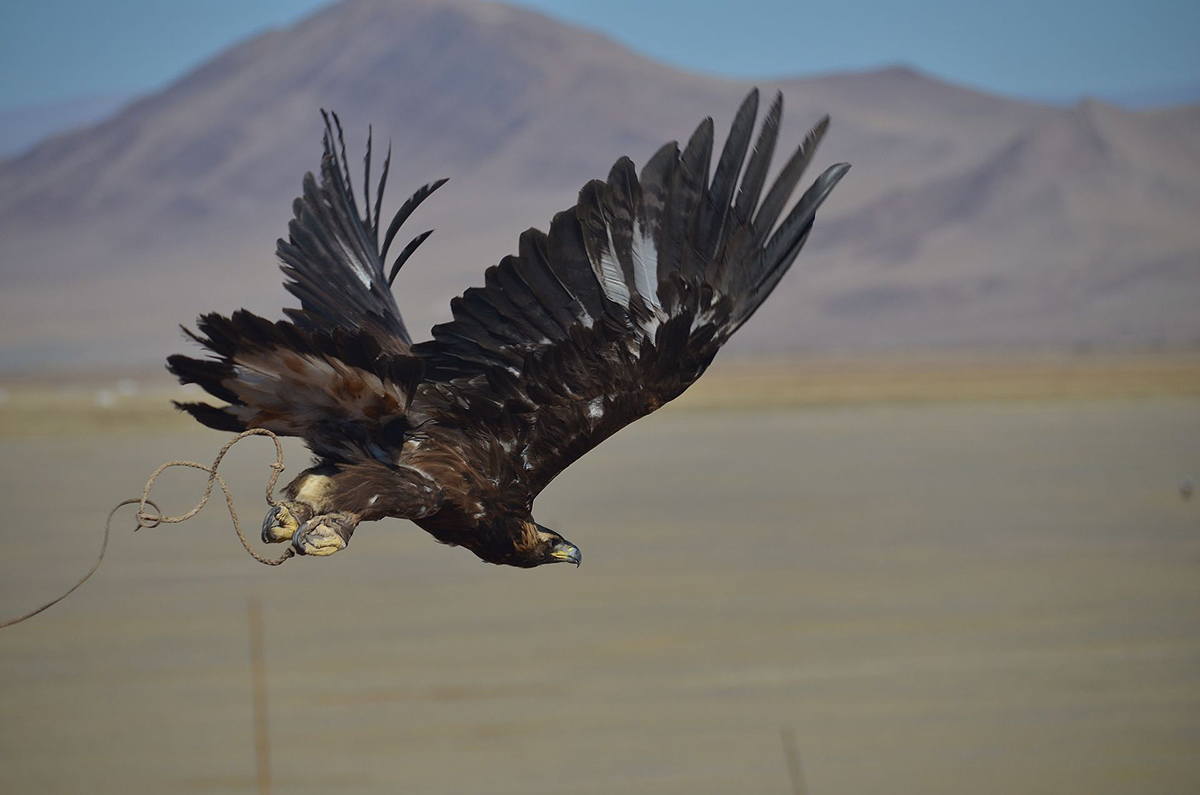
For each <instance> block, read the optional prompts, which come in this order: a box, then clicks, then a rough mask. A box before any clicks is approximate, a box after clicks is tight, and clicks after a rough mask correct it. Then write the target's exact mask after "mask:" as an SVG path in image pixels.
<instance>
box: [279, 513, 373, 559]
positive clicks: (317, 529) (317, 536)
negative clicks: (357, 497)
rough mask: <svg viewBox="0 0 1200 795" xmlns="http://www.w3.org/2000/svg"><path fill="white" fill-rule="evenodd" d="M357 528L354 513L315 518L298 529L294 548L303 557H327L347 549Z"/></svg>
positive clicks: (331, 514)
mask: <svg viewBox="0 0 1200 795" xmlns="http://www.w3.org/2000/svg"><path fill="white" fill-rule="evenodd" d="M357 526H358V516H357V515H355V514H352V513H346V512H342V511H339V512H335V513H326V514H321V515H319V516H314V517H312V518H311V519H309V520H308V521H307V522H305V523H304V524H302V525H300V527H298V528H297V529H296V532H295V534H294V535H293V536H292V547H293V548H294V549H295V550H296V552H297V553H299V554H301V555H314V556H316V557H326V556H327V555H332V554H333V553H334V552H339V551H341V550H343V549H345V548H346V545H347V544H349V543H350V536H351V535H353V534H354V528H355V527H357Z"/></svg>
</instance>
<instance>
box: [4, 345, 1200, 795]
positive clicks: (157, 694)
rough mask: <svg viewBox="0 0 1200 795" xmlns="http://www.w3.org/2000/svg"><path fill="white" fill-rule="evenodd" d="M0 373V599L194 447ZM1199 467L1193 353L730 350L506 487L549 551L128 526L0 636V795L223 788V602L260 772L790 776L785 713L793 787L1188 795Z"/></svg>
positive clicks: (167, 485)
mask: <svg viewBox="0 0 1200 795" xmlns="http://www.w3.org/2000/svg"><path fill="white" fill-rule="evenodd" d="M2 386H3V390H4V391H3V393H0V394H2V395H3V402H2V403H0V470H2V472H3V478H0V498H2V504H3V507H4V513H5V521H4V522H3V526H2V527H0V549H3V555H2V556H0V618H3V617H8V616H12V615H16V614H18V613H21V612H24V611H25V610H27V609H29V608H31V607H33V606H35V605H36V604H38V603H40V602H42V601H45V600H48V599H50V598H52V597H53V596H55V595H57V593H58V592H60V591H61V590H62V589H63V588H65V587H66V586H68V585H69V584H70V583H72V582H74V580H75V579H76V578H77V577H78V576H79V575H80V574H81V573H82V572H83V571H84V570H86V568H87V567H88V566H89V565H90V563H91V561H92V559H93V556H94V555H95V552H96V550H97V548H98V546H99V542H100V525H101V523H102V521H103V517H104V515H105V513H106V512H107V510H108V509H109V507H111V505H112V504H114V503H115V502H117V501H118V500H120V499H123V498H125V497H128V496H136V495H137V494H138V493H139V492H140V490H141V486H142V483H143V482H144V480H145V478H146V477H147V476H148V474H149V473H150V471H151V470H153V469H154V467H155V466H157V465H158V464H159V463H161V462H162V461H164V460H167V459H175V458H188V459H194V460H200V461H207V460H209V459H211V457H212V455H213V454H214V453H215V451H216V448H217V447H219V445H220V443H221V441H222V440H223V438H224V437H223V436H222V435H221V434H217V433H215V432H209V431H205V430H204V429H199V428H195V427H193V426H192V425H191V424H190V423H189V421H187V420H185V419H183V418H180V417H177V416H175V415H174V414H173V413H172V412H171V411H170V410H169V409H166V408H164V406H165V404H166V400H165V398H166V397H169V396H177V392H176V391H175V390H174V389H173V388H170V387H167V386H165V384H164V382H162V381H161V380H158V381H155V380H146V381H139V380H137V379H134V380H133V381H130V382H128V383H116V382H113V381H111V379H91V380H88V379H79V378H72V379H68V378H62V379H57V380H53V381H46V380H44V379H43V380H38V381H28V382H20V381H10V382H8V383H5V384H3V385H2ZM287 456H288V460H287V463H288V472H286V473H285V475H284V478H285V479H286V478H288V477H290V476H291V475H293V474H294V473H295V472H297V471H299V470H300V469H301V468H303V466H305V465H306V463H307V456H306V455H305V453H304V451H303V450H302V448H301V447H300V446H299V445H297V444H293V443H289V444H288V446H287ZM270 460H271V450H270V444H269V443H268V442H266V441H264V440H251V441H248V442H245V443H244V445H242V446H239V447H238V448H237V449H235V450H234V451H233V453H232V454H231V456H230V459H229V461H228V464H227V467H228V468H227V470H226V475H227V477H228V478H229V480H230V482H231V483H232V484H233V485H234V489H235V495H236V497H237V500H238V506H239V508H240V510H241V513H242V515H243V518H244V521H245V523H246V524H247V525H248V526H249V527H251V528H255V527H256V526H257V524H258V521H259V518H260V517H261V515H262V511H263V510H264V506H263V504H262V501H261V500H262V496H261V488H262V484H263V483H265V480H266V476H267V464H268V463H269V462H270ZM1197 470H1200V354H1196V353H1164V354H1155V355H1150V354H1132V353H1130V354H1103V355H1101V354H1092V355H1086V356H1083V355H1075V356H1071V355H1060V354H1047V355H1045V356H1016V355H1000V354H996V355H988V356H979V355H973V354H967V353H963V354H961V355H958V356H946V355H940V356H932V355H931V356H927V357H917V356H905V357H901V356H897V357H889V358H882V357H858V358H832V357H830V358H812V357H810V358H805V359H800V358H792V359H776V360H770V361H763V360H737V359H732V360H730V361H728V362H726V361H721V362H718V364H717V365H716V366H715V367H714V368H713V372H712V373H711V374H710V375H709V376H707V377H706V378H705V379H704V380H703V381H701V383H700V384H698V385H697V387H696V388H695V389H694V390H693V391H691V392H689V394H688V395H686V396H685V397H684V398H683V399H681V400H680V401H679V402H678V404H676V405H672V406H670V407H668V408H667V409H665V410H663V411H662V412H659V413H658V414H656V415H655V416H653V417H651V418H648V419H646V420H643V421H641V422H639V423H637V424H636V425H634V426H632V427H630V428H628V429H626V430H625V431H623V432H622V433H620V434H619V435H618V436H617V437H615V438H614V439H612V440H610V441H608V442H606V443H605V444H604V445H602V446H601V447H600V448H598V449H597V450H595V451H594V452H592V453H591V454H589V455H588V456H587V457H585V458H584V459H583V460H582V461H580V462H579V463H577V464H576V465H574V466H573V467H571V468H570V469H569V470H568V471H567V472H566V473H564V474H563V475H562V476H561V477H560V478H559V479H558V480H556V481H555V482H554V484H552V486H551V487H550V488H549V489H548V490H547V491H546V492H545V494H544V495H543V496H542V497H541V498H540V499H539V501H538V505H537V516H538V519H539V521H541V522H542V523H543V524H547V525H549V526H551V527H554V528H556V529H558V530H560V531H561V532H563V534H564V535H566V536H567V537H568V538H570V539H571V540H572V541H574V542H575V543H577V544H578V545H579V546H580V547H581V548H582V549H583V552H584V557H585V562H584V565H583V566H582V567H581V568H580V569H578V570H576V569H574V568H571V567H565V566H552V567H547V568H544V569H540V570H535V571H519V570H509V569H501V568H496V567H492V566H487V565H483V564H481V563H479V562H478V561H477V560H475V558H474V557H473V556H471V555H470V554H469V553H467V552H464V551H462V550H454V549H448V548H444V547H441V546H438V545H437V544H435V543H434V542H433V541H432V540H431V539H429V538H428V537H427V536H425V535H424V534H423V533H421V532H420V531H419V530H417V529H416V528H414V527H413V526H412V525H409V524H408V523H405V522H400V521H386V522H382V523H378V524H375V525H364V526H363V527H361V528H360V529H359V531H358V533H357V535H356V536H355V537H354V540H353V543H352V544H351V546H350V548H349V549H348V550H347V551H345V552H343V553H340V554H338V555H336V556H334V557H332V558H328V559H323V560H307V559H298V560H292V561H289V562H288V563H287V564H286V565H284V566H282V567H280V568H277V569H268V568H265V567H262V566H259V565H258V564H256V563H255V562H253V561H252V560H251V559H250V558H249V557H248V556H247V555H246V554H245V553H244V551H243V550H242V549H241V548H240V546H239V545H238V544H237V541H236V539H235V538H234V535H233V532H232V530H231V529H230V527H229V523H228V517H227V516H226V515H225V514H224V512H223V506H222V505H221V504H220V499H219V497H218V498H217V501H216V502H215V503H214V504H212V505H210V506H209V507H208V508H206V509H205V511H204V512H203V513H201V514H200V516H198V517H197V518H196V519H194V520H193V521H192V522H189V523H187V524H183V525H176V526H162V527H159V528H156V529H151V530H144V531H141V532H139V533H137V534H136V535H135V534H133V533H130V532H128V531H127V528H128V527H129V526H131V524H132V521H131V519H130V516H129V514H122V515H121V516H119V517H118V520H117V525H116V529H115V532H114V536H113V539H112V543H111V548H110V551H109V558H108V559H107V560H106V562H105V563H104V565H103V566H102V567H101V569H100V571H99V572H98V573H97V575H96V576H95V577H94V578H93V579H92V580H91V581H90V582H89V583H87V584H86V585H85V586H84V587H83V588H82V589H81V590H80V591H78V592H77V593H76V594H74V595H73V596H72V597H71V598H70V599H68V600H67V601H65V602H63V603H62V604H60V605H58V606H56V607H54V608H52V609H51V610H50V611H48V612H46V613H44V614H42V615H40V616H38V617H36V618H34V619H32V620H31V621H29V622H27V623H25V624H22V625H19V626H16V627H12V628H9V629H5V630H0V791H3V792H14V793H15V792H81V791H114V792H131V793H133V792H146V793H161V792H198V793H251V792H255V791H256V783H255V775H254V755H253V754H254V752H253V733H252V713H251V676H250V669H249V647H248V628H247V608H246V605H247V600H248V599H249V598H250V597H260V598H261V600H262V604H263V615H264V621H265V642H266V662H267V683H268V696H269V719H270V737H271V761H272V765H271V766H272V770H273V779H274V785H275V791H276V792H279V793H328V792H345V793H367V792H379V793H385V792H387V793H390V792H421V793H463V792H480V793H568V792H569V793H576V792H578V793H614V792H636V793H732V792H756V793H757V792H762V793H787V792H789V791H790V785H789V783H788V775H787V768H786V765H785V761H784V752H783V747H782V745H781V742H780V732H781V729H785V728H788V729H791V730H792V731H793V732H794V735H795V738H796V745H797V747H798V749H799V751H800V755H801V757H802V760H803V767H804V775H805V778H806V780H807V787H808V791H809V792H810V793H814V794H815V795H824V794H825V793H843V792H854V793H943V792H944V793H962V792H971V793H1012V792H1021V793H1074V792H1077V793H1132V792H1137V793H1157V792H1162V793H1178V792H1196V791H1200V765H1197V764H1196V760H1197V759H1198V758H1200V495H1197V496H1196V497H1193V499H1192V500H1191V501H1185V500H1184V499H1182V497H1181V494H1180V491H1179V483H1180V480H1181V479H1182V478H1183V477H1184V476H1185V475H1186V474H1188V473H1193V474H1196V473H1197ZM201 484H202V478H201V477H200V476H199V474H198V473H193V474H171V475H168V476H167V477H166V478H164V480H163V481H162V482H161V485H160V487H159V490H158V491H156V494H155V498H156V499H160V504H161V505H162V506H163V508H164V509H165V510H166V511H168V512H170V513H181V512H183V511H184V510H185V509H186V508H188V507H190V506H191V505H192V503H193V502H194V501H195V499H196V497H197V496H198V494H199V492H200V490H201ZM126 510H130V509H126ZM270 551H271V552H274V551H275V550H273V549H272V550H270Z"/></svg>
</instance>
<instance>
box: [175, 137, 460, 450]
mask: <svg viewBox="0 0 1200 795" xmlns="http://www.w3.org/2000/svg"><path fill="white" fill-rule="evenodd" d="M342 138H343V136H342V127H341V123H340V122H339V121H338V118H337V116H336V115H334V116H333V117H332V120H331V118H330V116H329V115H326V116H325V139H324V143H325V152H324V156H323V157H322V159H321V172H320V173H321V176H320V181H318V180H317V179H316V178H314V177H313V175H312V174H311V173H309V174H306V175H305V176H304V193H303V195H302V196H301V197H300V198H298V199H296V201H295V204H294V205H293V207H294V211H295V218H294V219H293V220H292V221H291V222H290V223H289V225H288V232H289V237H288V239H287V240H280V241H279V245H278V254H279V259H280V260H281V261H282V264H281V268H282V269H283V271H284V273H285V274H287V277H288V280H287V281H286V282H285V286H286V287H287V289H288V290H289V291H290V292H291V293H292V294H293V295H295V296H296V297H298V298H299V299H300V308H299V309H285V310H284V313H285V314H286V315H287V316H288V318H289V319H290V320H285V321H279V322H272V321H269V320H265V319H263V318H260V317H257V316H255V315H253V314H251V313H249V312H246V311H244V310H242V311H238V312H234V313H233V315H232V316H231V317H228V318H226V317H222V316H221V315H216V314H209V315H204V316H202V317H201V318H200V320H199V324H198V333H195V334H194V333H192V332H190V331H187V329H184V331H185V332H186V333H187V334H188V335H189V336H190V337H191V338H192V339H193V340H195V341H196V342H199V343H200V344H201V345H203V346H204V347H205V348H206V349H207V350H208V352H209V353H210V354H212V357H211V358H206V359H195V358H191V357H188V356H182V355H175V356H171V357H169V358H168V360H167V363H168V369H170V371H171V372H172V373H174V374H175V375H176V376H178V377H179V380H180V381H182V382H183V383H185V384H187V383H194V384H199V385H200V386H201V387H203V388H204V389H205V390H206V391H207V392H208V393H209V394H210V395H212V396H214V397H216V398H219V399H221V400H223V401H226V402H227V403H228V405H223V406H213V405H209V404H207V403H182V404H177V405H178V406H179V408H181V409H183V410H185V411H187V412H189V413H190V414H192V415H193V416H194V417H195V418H196V419H197V420H199V421H200V422H202V423H204V424H205V425H208V426H210V427H213V428H217V429H219V430H231V431H242V430H245V429H247V428H267V429H269V430H271V431H274V432H275V433H279V434H286V435H291V436H301V437H303V438H304V439H305V441H307V442H308V444H309V446H310V447H311V448H312V449H313V451H314V452H315V453H317V454H318V455H320V456H322V457H325V458H328V459H332V460H340V461H354V460H361V459H363V458H375V459H379V460H383V461H390V460H392V459H393V458H394V457H395V454H396V451H397V450H398V449H399V447H400V446H401V445H402V443H403V439H404V436H405V434H406V433H407V431H408V428H409V426H408V424H407V413H406V409H407V408H408V405H409V403H410V402H411V397H412V395H413V393H414V390H415V384H416V382H417V381H418V380H419V379H420V377H421V374H422V372H423V370H424V363H423V362H422V361H421V360H420V359H418V358H416V357H415V356H413V355H412V353H411V351H410V346H411V341H410V339H409V336H408V331H407V330H406V329H405V327H404V321H403V320H402V319H401V317H400V310H399V309H398V308H397V307H396V301H395V299H394V298H393V297H392V293H391V281H392V280H393V279H394V278H395V275H396V273H397V271H399V269H400V267H401V266H402V265H403V264H404V262H405V261H406V260H407V259H408V257H409V256H410V255H411V254H412V253H413V251H415V250H416V248H417V246H419V245H420V244H421V243H422V242H423V241H424V240H425V238H427V237H428V236H429V232H425V233H422V234H420V235H418V236H417V237H416V238H415V239H414V240H413V241H412V242H411V243H409V244H408V245H407V246H406V247H405V248H404V250H403V251H402V252H401V253H400V254H399V256H398V257H397V258H396V260H395V262H394V263H393V265H392V269H391V273H390V276H385V274H384V262H385V261H386V257H387V253H388V249H389V247H390V246H391V244H392V241H393V240H394V238H395V236H396V233H397V232H398V231H399V229H400V226H401V225H402V224H403V223H404V221H405V220H407V219H408V217H409V215H411V214H412V212H413V210H415V209H416V208H417V206H418V205H419V204H420V203H421V202H422V201H424V200H425V199H426V198H427V197H428V196H429V195H430V194H431V193H433V191H435V190H437V189H438V188H439V187H441V186H442V185H443V184H445V182H446V180H439V181H437V182H434V183H431V184H429V185H426V186H424V187H422V188H421V189H420V190H418V191H417V192H416V193H414V194H413V195H412V196H411V197H409V199H408V200H407V201H406V202H404V204H403V205H402V206H401V207H400V210H399V212H397V213H396V215H395V217H394V218H393V220H392V222H391V224H390V225H389V226H388V229H387V231H386V233H385V234H384V237H383V245H382V247H380V240H379V231H380V230H379V217H380V205H381V203H382V199H383V190H384V186H385V184H386V182H387V174H388V166H389V164H390V162H391V152H390V151H389V153H388V157H387V159H386V160H385V161H384V164H383V169H382V174H381V176H380V179H379V185H378V187H377V190H376V195H375V206H374V209H373V211H372V208H371V206H370V200H371V197H370V186H371V141H370V138H369V137H368V140H367V154H366V158H365V161H366V162H365V165H366V167H365V174H364V188H363V203H364V213H363V216H362V217H361V218H360V217H359V210H358V206H357V204H356V202H355V200H354V195H353V190H352V186H351V182H350V170H349V163H348V161H347V159H346V148H345V144H344V142H343V140H342ZM339 150H340V151H339Z"/></svg>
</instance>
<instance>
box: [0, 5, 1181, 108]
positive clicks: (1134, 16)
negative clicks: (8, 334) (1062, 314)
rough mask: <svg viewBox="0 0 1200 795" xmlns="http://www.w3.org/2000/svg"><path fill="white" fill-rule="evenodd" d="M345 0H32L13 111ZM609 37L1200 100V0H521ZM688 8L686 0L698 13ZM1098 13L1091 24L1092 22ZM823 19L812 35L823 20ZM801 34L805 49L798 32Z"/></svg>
mask: <svg viewBox="0 0 1200 795" xmlns="http://www.w3.org/2000/svg"><path fill="white" fill-rule="evenodd" d="M328 5H331V4H330V3H327V2H323V1H322V0H260V2H255V3H238V2H233V0H217V2H212V3H207V4H205V5H204V7H203V8H201V7H190V6H179V5H173V6H170V8H169V10H164V9H163V7H162V6H158V5H156V4H154V3H150V2H148V0H116V2H113V3H108V4H104V6H103V7H100V6H90V5H84V4H78V3H74V2H63V1H61V0H60V2H49V3H32V2H24V1H23V2H17V3H15V4H14V5H13V6H12V7H10V9H9V13H8V14H7V15H6V16H7V17H8V19H7V23H8V24H7V25H6V26H5V28H4V30H3V32H0V45H2V46H0V111H12V110H20V109H22V108H33V107H37V106H41V105H47V104H52V103H61V102H69V101H72V100H77V99H91V98H94V97H96V96H99V95H109V96H111V95H129V96H135V95H139V94H144V93H148V92H153V91H156V90H159V89H162V88H164V87H165V86H167V85H169V84H170V83H172V82H173V81H175V80H176V79H178V78H180V77H182V76H183V75H185V74H187V73H188V72H190V71H191V70H193V69H194V68H196V67H197V66H199V65H200V64H202V63H204V62H205V61H207V60H209V59H211V58H212V57H214V56H216V55H217V54H219V53H220V52H222V51H223V50H225V49H227V48H228V47H230V46H233V45H234V44H237V43H238V42H240V41H243V40H246V39H248V38H252V37H254V36H257V35H259V34H262V33H264V32H267V31H269V30H272V29H279V28H286V27H288V26H290V25H292V24H295V23H297V22H299V21H300V20H301V19H303V18H304V17H306V16H308V15H310V14H312V13H314V12H317V11H319V10H320V9H322V8H323V7H325V6H328ZM508 5H516V6H522V7H526V8H530V9H532V10H535V11H538V12H540V13H543V14H546V15H547V16H550V17H551V18H553V19H556V20H559V21H562V22H566V23H569V24H572V25H577V26H581V27H585V28H588V29H591V30H594V31H597V32H600V33H603V34H604V35H607V36H609V37H611V38H613V39H614V40H616V41H617V42H619V43H620V44H622V45H623V46H626V47H628V48H630V49H632V50H634V51H635V52H637V53H639V54H641V55H644V56H647V57H650V58H653V59H655V60H657V61H659V62H661V63H664V64H666V65H669V66H672V67H674V68H678V69H683V70H688V71H699V72H702V73H705V74H710V75H720V76H725V77H731V78H748V77H754V78H764V79H766V78H771V77H783V76H800V75H809V74H824V73H829V72H840V71H861V70H870V69H876V68H880V67H885V66H890V65H903V66H909V67H911V68H914V69H916V70H919V71H921V72H923V73H926V74H928V75H930V76H933V77H936V78H938V79H940V80H944V81H947V82H951V83H955V84H959V85H963V86H967V87H970V88H975V89H978V90H982V91H987V92H991V93H997V94H1002V95H1006V96H1013V97H1022V98H1027V99H1031V100H1035V101H1042V102H1051V103H1060V104H1061V103H1069V102H1072V101H1075V100H1077V99H1081V98H1084V97H1097V98H1100V99H1103V100H1106V101H1110V102H1115V103H1118V104H1124V105H1128V106H1130V107H1138V106H1144V105H1153V104H1174V103H1177V102H1194V101H1196V100H1197V98H1198V97H1200V52H1198V51H1197V48H1195V47H1194V46H1193V42H1194V39H1195V35H1196V33H1197V32H1198V31H1200V6H1195V5H1193V4H1185V3H1177V2H1159V3H1151V4H1148V5H1145V4H1143V5H1139V6H1138V7H1137V8H1136V9H1135V8H1134V7H1132V6H1128V5H1124V4H1119V3H1115V2H1105V3H1101V4H1100V5H1099V6H1098V5H1097V4H1095V3H1087V4H1083V3H1080V2H1076V1H1075V0H1069V1H1068V0H1063V1H1061V2H1058V3H1055V4H1053V6H1052V7H1044V5H1043V4H1038V3H1025V2H1022V3H1021V4H1019V7H1017V8H1014V7H1013V6H1012V5H1011V4H1009V5H1006V6H1005V8H1004V9H1003V13H1001V11H1000V10H997V9H990V8H977V7H966V6H960V5H959V4H953V3H950V4H947V3H943V2H939V0H922V2H919V3H916V4H909V5H906V6H905V8H904V10H903V13H900V12H899V11H898V10H897V9H896V8H895V7H894V6H892V5H891V4H888V3H885V2H882V0H859V1H858V2H852V3H842V4H838V5H836V6H832V5H830V6H821V7H805V8H801V7H799V6H797V5H796V4H789V3H781V2H776V1H774V0H753V1H752V2H749V3H741V4H739V5H738V13H739V14H741V15H742V16H741V18H743V19H747V20H756V21H757V20H774V22H775V23H774V24H770V25H763V24H759V25H755V24H747V25H743V26H730V25H727V24H724V22H725V21H726V20H728V18H729V14H730V7H729V6H728V4H723V3H699V4H696V3H682V2H676V0H670V1H669V2H660V3H657V4H656V5H655V6H654V13H651V14H647V13H646V10H645V8H644V7H643V6H642V5H641V4H639V3H629V2H616V3H605V4H603V5H602V6H600V5H597V4H594V3H585V2H578V1H577V0H517V1H516V2H510V3H508ZM685 9H686V10H685ZM1081 20H1082V21H1083V22H1085V23H1086V24H1083V25H1080V24H1078V22H1079V21H1081ZM813 30H818V31H821V35H816V36H814V35H812V34H811V33H810V31H813ZM797 36H799V37H800V46H795V41H794V39H795V38H796V37H797Z"/></svg>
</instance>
